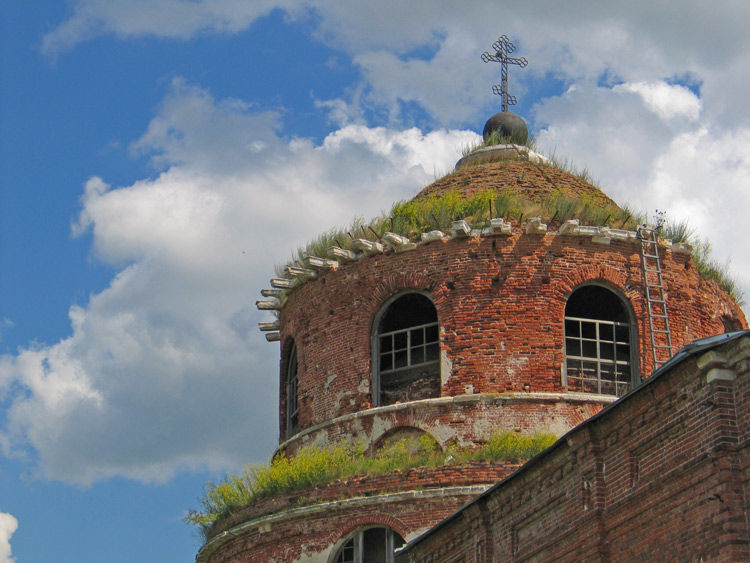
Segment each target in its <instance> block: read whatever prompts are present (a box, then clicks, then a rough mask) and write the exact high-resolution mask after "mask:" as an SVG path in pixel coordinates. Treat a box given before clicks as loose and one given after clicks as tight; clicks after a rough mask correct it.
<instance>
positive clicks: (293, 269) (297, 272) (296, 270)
mask: <svg viewBox="0 0 750 563" xmlns="http://www.w3.org/2000/svg"><path fill="white" fill-rule="evenodd" d="M286 271H287V273H288V274H289V275H290V276H292V277H295V278H300V279H303V280H311V279H314V278H317V277H318V272H316V271H315V270H310V269H309V268H301V267H299V266H287V267H286Z"/></svg>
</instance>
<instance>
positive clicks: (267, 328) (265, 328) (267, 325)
mask: <svg viewBox="0 0 750 563" xmlns="http://www.w3.org/2000/svg"><path fill="white" fill-rule="evenodd" d="M280 326H281V323H280V322H279V321H278V319H277V320H275V321H273V322H260V323H258V328H259V329H260V331H261V332H271V331H273V330H279V327H280Z"/></svg>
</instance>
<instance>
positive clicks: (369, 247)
mask: <svg viewBox="0 0 750 563" xmlns="http://www.w3.org/2000/svg"><path fill="white" fill-rule="evenodd" d="M354 246H356V247H357V248H358V249H359V250H361V251H362V252H364V254H365V256H374V255H375V254H383V252H384V251H385V247H384V246H383V245H382V244H380V243H379V242H373V241H371V240H367V239H366V238H355V239H354Z"/></svg>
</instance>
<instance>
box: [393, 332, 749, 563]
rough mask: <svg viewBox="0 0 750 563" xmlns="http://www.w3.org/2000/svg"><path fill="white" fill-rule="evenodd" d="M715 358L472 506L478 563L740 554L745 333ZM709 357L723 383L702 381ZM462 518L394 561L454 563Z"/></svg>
mask: <svg viewBox="0 0 750 563" xmlns="http://www.w3.org/2000/svg"><path fill="white" fill-rule="evenodd" d="M716 351H718V354H714V353H713V351H712V353H711V354H712V355H711V356H710V357H708V358H705V357H703V356H700V355H698V356H697V357H689V358H687V359H685V360H684V361H683V362H682V363H680V364H678V365H677V366H674V367H672V368H671V369H668V370H665V371H664V372H662V373H660V375H659V377H658V378H656V379H655V380H654V381H649V382H646V383H645V384H644V385H642V386H641V387H640V388H639V389H638V390H637V391H636V392H634V393H632V394H631V395H629V396H627V397H626V398H625V399H623V400H622V401H620V402H618V403H616V404H614V405H612V406H611V407H610V408H608V409H607V410H605V411H603V412H602V413H601V414H599V415H598V416H596V417H595V418H593V419H592V420H590V421H588V422H587V423H586V424H584V425H583V426H581V427H579V428H578V429H576V430H574V431H572V432H571V433H570V434H568V435H567V436H566V437H565V438H564V439H562V440H560V441H559V442H558V443H557V444H556V445H555V446H553V447H552V448H551V449H550V450H548V452H547V453H546V454H544V455H542V456H541V457H540V458H537V459H536V460H534V462H532V463H531V464H528V465H526V466H524V467H523V468H522V469H521V470H520V471H518V472H516V473H515V474H514V475H513V476H512V477H511V478H509V479H506V480H505V481H504V482H502V483H500V484H499V485H497V486H496V487H495V488H493V489H491V490H490V491H488V492H487V493H486V494H485V495H483V496H482V497H480V498H479V499H477V500H476V501H474V502H475V503H481V504H484V505H486V507H487V513H489V514H490V515H492V518H491V521H490V523H489V525H487V526H485V528H484V529H485V532H486V533H488V534H490V535H491V536H492V539H493V545H494V549H495V552H494V556H493V557H494V559H491V558H485V559H478V560H477V561H480V562H481V561H492V560H502V561H516V560H544V561H552V560H554V561H581V560H588V561H626V560H627V561H633V560H653V559H654V558H658V559H660V560H675V561H676V560H698V559H702V560H710V561H745V560H748V559H750V527H749V526H748V493H749V492H750V475H749V474H748V447H747V446H748V438H749V435H750V429H749V428H748V425H747V424H746V423H747V416H748V415H747V413H748V411H750V402H748V400H749V399H750V396H749V392H748V387H749V386H750V369H749V368H748V359H749V358H750V335H748V334H746V335H745V336H743V337H742V338H740V339H739V340H734V341H732V342H730V343H728V344H726V345H724V346H721V347H719V348H717V349H716ZM703 360H705V363H704V365H703V367H700V366H701V363H702V361H703ZM717 361H718V362H719V363H721V364H722V366H723V367H722V369H723V370H724V371H723V372H722V373H723V378H720V379H716V378H714V379H711V378H710V377H709V374H710V372H711V370H712V369H715V368H716V362H717ZM730 374H731V375H732V376H733V377H730ZM472 504H473V503H472ZM474 513H478V511H474ZM471 514H472V513H471V512H467V511H464V510H462V511H461V513H459V515H457V516H454V517H451V519H450V520H448V521H445V522H443V523H441V524H439V525H438V526H437V527H436V528H435V530H434V531H433V532H432V533H431V534H429V535H428V536H425V538H423V539H422V540H420V541H419V542H417V543H415V544H414V545H413V546H411V547H410V549H409V550H408V551H407V554H406V555H404V557H403V558H402V559H399V561H410V562H413V563H417V562H419V563H422V562H427V561H437V560H440V561H454V560H456V559H455V557H454V556H456V554H458V553H459V552H460V553H463V552H464V547H457V548H455V549H454V548H453V547H451V546H452V545H454V544H455V543H456V542H457V541H459V540H457V538H461V537H463V536H464V535H465V532H466V529H467V527H469V526H470V525H477V523H476V518H474V517H472V516H471ZM470 520H472V521H471V522H470ZM436 553H439V554H441V555H440V557H439V558H438V559H435V554H436Z"/></svg>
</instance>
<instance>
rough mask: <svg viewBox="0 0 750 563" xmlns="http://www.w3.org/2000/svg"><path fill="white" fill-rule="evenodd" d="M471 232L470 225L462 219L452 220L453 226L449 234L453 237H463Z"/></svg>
mask: <svg viewBox="0 0 750 563" xmlns="http://www.w3.org/2000/svg"><path fill="white" fill-rule="evenodd" d="M470 234H471V227H470V226H469V224H468V223H467V222H466V221H465V220H464V219H461V220H459V221H453V227H452V228H451V235H453V237H455V238H465V237H468V236H469V235H470Z"/></svg>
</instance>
